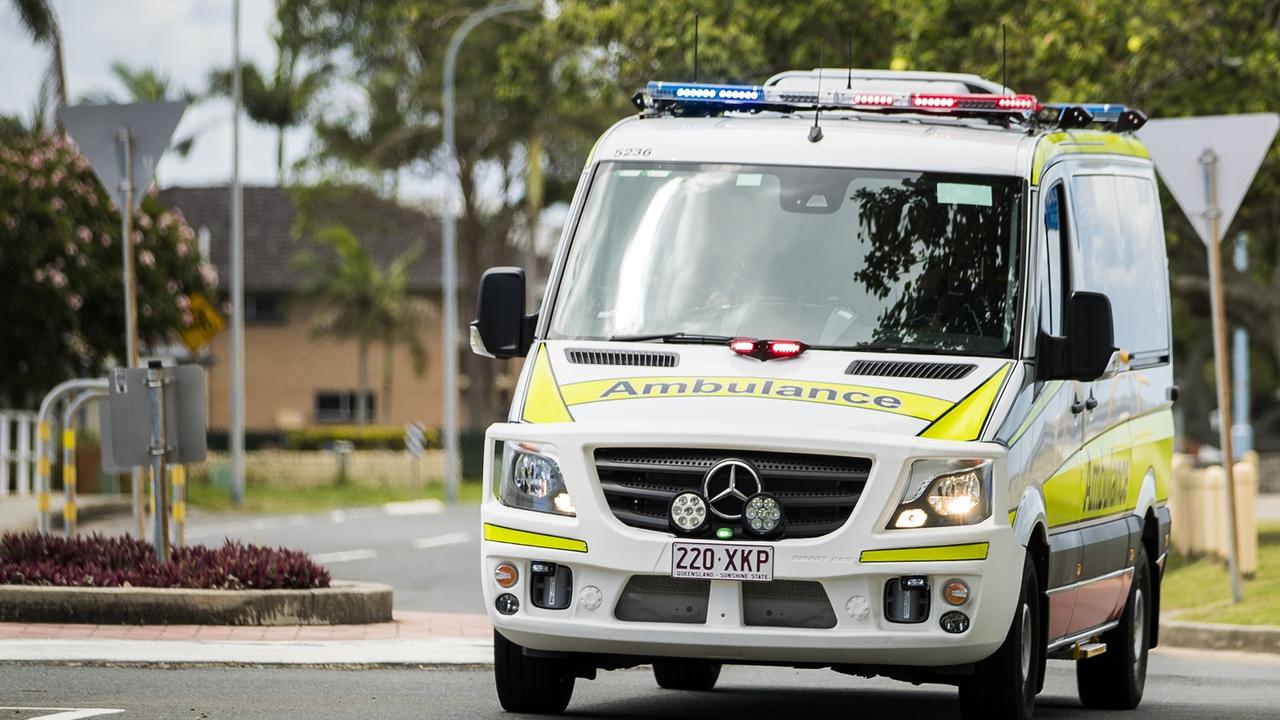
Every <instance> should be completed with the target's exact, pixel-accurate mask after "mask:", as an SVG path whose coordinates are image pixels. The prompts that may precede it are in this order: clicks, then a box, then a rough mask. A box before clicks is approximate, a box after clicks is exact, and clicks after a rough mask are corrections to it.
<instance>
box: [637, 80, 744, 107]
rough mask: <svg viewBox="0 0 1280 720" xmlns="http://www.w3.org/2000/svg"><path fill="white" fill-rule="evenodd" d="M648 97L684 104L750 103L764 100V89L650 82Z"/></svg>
mask: <svg viewBox="0 0 1280 720" xmlns="http://www.w3.org/2000/svg"><path fill="white" fill-rule="evenodd" d="M649 97H650V98H652V99H654V100H681V101H685V102H688V101H694V102H697V101H703V102H715V103H731V104H732V103H752V102H759V101H760V100H761V99H763V98H764V88H762V87H760V86H758V85H709V84H704V83H673V82H651V83H649Z"/></svg>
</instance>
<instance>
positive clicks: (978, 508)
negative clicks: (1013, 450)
mask: <svg viewBox="0 0 1280 720" xmlns="http://www.w3.org/2000/svg"><path fill="white" fill-rule="evenodd" d="M988 517H991V461H990V460H917V461H915V462H914V463H912V464H911V477H910V478H909V480H908V482H907V487H906V490H904V491H903V493H902V500H901V502H900V503H899V505H898V511H897V514H896V515H895V516H894V519H893V521H892V522H891V523H889V527H890V528H893V529H901V528H918V527H939V526H946V525H973V524H975V523H979V522H982V521H983V520H986V519H987V518H988Z"/></svg>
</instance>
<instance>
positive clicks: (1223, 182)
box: [1138, 113, 1280, 244]
mask: <svg viewBox="0 0 1280 720" xmlns="http://www.w3.org/2000/svg"><path fill="white" fill-rule="evenodd" d="M1277 127H1280V115H1276V114H1275V113H1255V114H1252V115H1211V116H1205V117H1189V118H1173V119H1169V120H1151V121H1150V122H1148V123H1147V124H1146V125H1144V126H1143V127H1142V129H1141V130H1139V131H1138V139H1139V140H1141V141H1142V143H1143V144H1144V145H1146V146H1147V150H1149V151H1150V152H1151V159H1152V160H1154V161H1155V164H1156V170H1158V171H1159V172H1160V178H1161V179H1162V180H1164V184H1165V187H1167V188H1169V192H1170V193H1172V194H1173V198H1174V200H1177V201H1178V206H1179V207H1181V208H1182V211H1183V212H1184V213H1186V214H1187V217H1188V218H1189V219H1190V220H1191V226H1192V227H1194V228H1195V229H1196V233H1197V234H1199V235H1200V239H1201V240H1203V241H1204V242H1205V243H1206V244H1207V243H1209V242H1210V235H1211V233H1210V228H1209V217H1208V208H1209V198H1208V197H1207V193H1206V192H1205V172H1206V169H1205V161H1204V158H1205V157H1206V153H1213V154H1214V155H1216V156H1217V161H1218V167H1217V185H1218V188H1217V190H1218V209H1219V212H1221V213H1222V215H1221V224H1220V226H1219V227H1220V230H1219V231H1220V232H1221V233H1222V234H1223V235H1224V236H1225V234H1226V232H1227V227H1228V226H1230V225H1231V220H1232V218H1234V217H1235V216H1236V211H1237V210H1239V209H1240V203H1241V202H1242V201H1244V195H1245V192H1246V191H1248V189H1249V185H1250V184H1251V183H1252V182H1253V176H1254V175H1255V174H1256V173H1257V172H1258V167H1259V166H1260V165H1262V159H1263V158H1264V157H1266V155H1267V149H1268V148H1270V147H1271V140H1272V138H1274V137H1275V134H1276V128H1277Z"/></svg>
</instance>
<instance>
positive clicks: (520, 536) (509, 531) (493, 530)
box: [484, 523, 587, 553]
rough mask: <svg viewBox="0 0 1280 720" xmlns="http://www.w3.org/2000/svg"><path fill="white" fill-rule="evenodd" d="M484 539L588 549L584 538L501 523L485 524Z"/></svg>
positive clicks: (582, 550) (544, 546)
mask: <svg viewBox="0 0 1280 720" xmlns="http://www.w3.org/2000/svg"><path fill="white" fill-rule="evenodd" d="M484 539H485V540H489V541H492V542H500V543H507V544H508V545H525V546H527V547H537V548H548V549H550V550H569V551H571V552H583V553H584V552H586V551H587V543H586V541H584V540H574V539H573V538H567V537H560V536H558V535H543V534H542V533H536V532H529V531H527V530H516V529H514V528H509V527H502V526H501V525H490V524H489V523H485V524H484Z"/></svg>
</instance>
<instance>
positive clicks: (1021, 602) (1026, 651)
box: [960, 554, 1045, 720]
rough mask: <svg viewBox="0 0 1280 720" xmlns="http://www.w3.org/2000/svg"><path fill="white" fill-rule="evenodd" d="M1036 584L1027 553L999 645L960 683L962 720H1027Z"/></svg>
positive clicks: (1033, 683) (1031, 706)
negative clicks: (1015, 600) (1019, 589)
mask: <svg viewBox="0 0 1280 720" xmlns="http://www.w3.org/2000/svg"><path fill="white" fill-rule="evenodd" d="M1040 594H1041V590H1040V579H1039V577H1038V576H1037V574H1036V566H1035V563H1033V562H1032V561H1031V556H1030V554H1028V555H1027V557H1026V560H1024V561H1023V563H1022V592H1020V593H1019V596H1018V605H1017V607H1016V608H1015V609H1014V612H1013V621H1012V623H1011V624H1010V626H1009V633H1008V634H1007V635H1006V636H1005V639H1004V643H1003V644H1001V645H1000V649H998V650H996V651H995V653H994V654H993V655H992V656H991V657H989V658H987V659H986V660H983V661H982V662H980V663H978V664H977V665H976V666H975V667H974V670H973V675H971V676H969V677H967V678H965V679H964V680H963V681H961V683H960V714H961V717H963V718H964V719H965V720H1031V717H1032V715H1034V714H1035V709H1036V689H1037V688H1038V687H1039V686H1040V678H1039V674H1040V666H1041V663H1040V658H1041V656H1042V655H1043V654H1044V652H1045V649H1044V647H1042V646H1041V645H1042V643H1041V642H1040V638H1041V637H1042V634H1041V628H1042V627H1043V623H1044V618H1042V617H1040Z"/></svg>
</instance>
